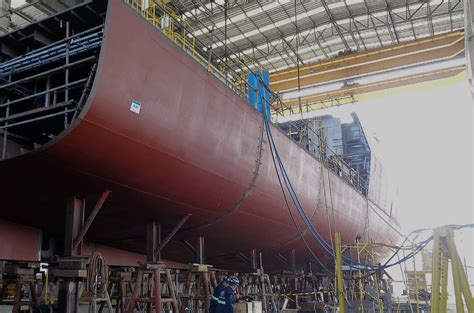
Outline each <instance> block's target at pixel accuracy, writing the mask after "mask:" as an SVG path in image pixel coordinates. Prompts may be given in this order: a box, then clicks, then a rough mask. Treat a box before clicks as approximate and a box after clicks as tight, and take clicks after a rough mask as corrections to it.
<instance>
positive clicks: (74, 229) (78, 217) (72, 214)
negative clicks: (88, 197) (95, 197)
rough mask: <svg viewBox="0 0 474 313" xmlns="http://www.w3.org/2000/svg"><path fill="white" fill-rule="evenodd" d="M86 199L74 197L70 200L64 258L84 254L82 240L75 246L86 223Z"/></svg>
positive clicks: (67, 211) (67, 209) (67, 210)
mask: <svg viewBox="0 0 474 313" xmlns="http://www.w3.org/2000/svg"><path fill="white" fill-rule="evenodd" d="M84 204H85V201H84V199H79V198H78V197H76V196H74V197H72V198H70V199H69V200H68V203H67V207H66V230H65V237H64V256H66V257H70V256H80V255H81V254H82V240H81V241H79V244H77V245H75V244H74V238H77V235H78V234H79V231H80V228H81V226H82V223H83V222H84Z"/></svg>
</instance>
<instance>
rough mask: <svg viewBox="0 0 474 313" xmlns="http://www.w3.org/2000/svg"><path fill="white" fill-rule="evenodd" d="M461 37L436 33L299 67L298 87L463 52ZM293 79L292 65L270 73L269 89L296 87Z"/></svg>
mask: <svg viewBox="0 0 474 313" xmlns="http://www.w3.org/2000/svg"><path fill="white" fill-rule="evenodd" d="M463 36H464V35H463V33H462V32H456V33H450V34H447V35H439V36H434V37H431V38H429V39H424V40H418V41H412V42H409V43H404V44H400V45H396V46H391V47H387V48H381V49H375V50H371V51H368V52H363V53H357V54H352V55H348V56H344V57H339V58H335V59H333V60H329V61H323V62H317V63H312V64H309V65H306V66H302V67H300V73H299V76H300V83H301V87H310V86H314V85H319V84H323V83H328V82H332V81H338V80H344V79H348V78H353V77H360V76H364V75H368V74H371V73H377V72H382V71H387V70H389V69H394V68H400V67H406V66H411V65H415V64H422V63H427V62H431V61H434V60H441V59H447V58H451V57H454V56H456V55H459V54H460V53H462V52H463V50H464V43H463ZM297 79H298V71H297V69H296V68H290V69H286V70H283V71H279V72H274V73H272V74H271V76H270V81H271V88H272V90H273V91H275V92H284V91H289V90H294V89H296V88H297V87H298V84H297Z"/></svg>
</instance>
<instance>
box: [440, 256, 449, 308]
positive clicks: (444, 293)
mask: <svg viewBox="0 0 474 313" xmlns="http://www.w3.org/2000/svg"><path fill="white" fill-rule="evenodd" d="M442 258H443V259H442V261H441V300H440V306H441V307H440V311H439V312H440V313H447V310H448V258H447V257H446V256H445V255H443V256H442Z"/></svg>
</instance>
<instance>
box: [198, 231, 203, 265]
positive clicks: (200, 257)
mask: <svg viewBox="0 0 474 313" xmlns="http://www.w3.org/2000/svg"><path fill="white" fill-rule="evenodd" d="M197 263H199V264H204V236H199V237H198V239H197Z"/></svg>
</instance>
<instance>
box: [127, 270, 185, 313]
mask: <svg viewBox="0 0 474 313" xmlns="http://www.w3.org/2000/svg"><path fill="white" fill-rule="evenodd" d="M161 275H165V277H166V282H167V286H168V293H169V295H168V297H167V298H163V297H162V295H161ZM150 280H151V282H150ZM140 303H143V305H144V307H145V308H146V309H145V311H146V312H150V313H151V312H152V306H154V307H155V312H156V313H161V312H162V310H163V308H162V305H163V304H166V306H167V308H168V311H169V309H170V307H169V304H170V303H171V305H172V306H173V312H178V302H177V300H176V292H175V289H174V283H173V280H172V278H171V273H170V270H169V269H164V268H163V263H158V262H157V263H144V264H140V266H139V267H138V271H137V277H136V280H135V285H134V288H133V292H132V297H131V299H130V303H129V304H128V309H127V312H128V313H133V312H134V310H135V306H136V305H137V304H140Z"/></svg>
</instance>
